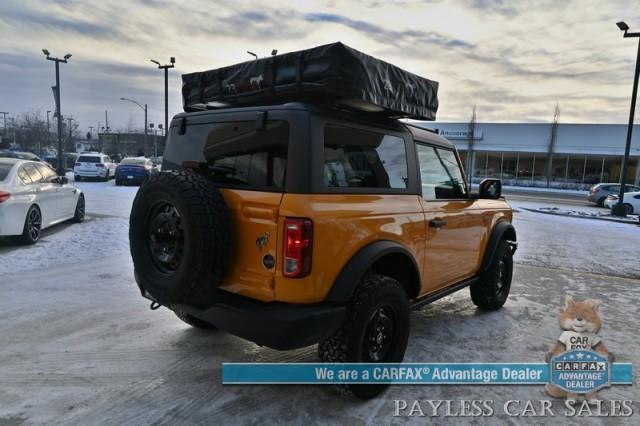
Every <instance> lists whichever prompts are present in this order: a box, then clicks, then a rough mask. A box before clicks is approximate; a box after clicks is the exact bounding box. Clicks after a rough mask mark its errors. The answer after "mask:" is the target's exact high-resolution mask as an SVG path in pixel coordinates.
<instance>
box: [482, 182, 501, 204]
mask: <svg viewBox="0 0 640 426" xmlns="http://www.w3.org/2000/svg"><path fill="white" fill-rule="evenodd" d="M478 189H479V193H480V194H479V198H484V199H489V200H496V199H498V198H500V197H501V196H502V182H501V181H500V179H484V180H483V181H482V182H480V187H479V188H478Z"/></svg>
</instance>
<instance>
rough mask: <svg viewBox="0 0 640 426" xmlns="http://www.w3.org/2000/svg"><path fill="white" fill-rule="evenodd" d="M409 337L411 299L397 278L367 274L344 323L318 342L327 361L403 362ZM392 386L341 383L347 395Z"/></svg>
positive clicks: (363, 394)
mask: <svg viewBox="0 0 640 426" xmlns="http://www.w3.org/2000/svg"><path fill="white" fill-rule="evenodd" d="M408 339H409V301H408V299H407V294H406V293H405V291H404V289H403V288H402V285H401V284H400V283H399V282H398V281H396V280H394V279H393V278H390V277H387V276H384V275H379V274H373V273H370V274H367V275H366V276H365V277H364V278H363V279H362V281H361V283H360V285H359V286H358V288H357V289H356V292H355V294H354V295H353V297H352V299H351V301H350V302H349V305H348V307H347V316H346V319H345V321H344V323H343V324H342V326H341V327H340V328H339V329H338V330H337V331H336V332H335V333H334V334H333V335H332V336H330V337H328V338H327V339H325V340H323V341H321V342H320V344H319V345H318V355H319V357H320V360H321V361H323V362H375V363H378V362H402V360H403V359H404V353H405V350H406V348H407V341H408ZM388 386H389V385H387V384H375V385H359V384H358V385H355V384H347V385H340V386H338V390H339V391H340V392H341V393H344V394H353V395H355V396H356V397H358V398H360V399H371V398H374V397H376V396H378V395H379V394H380V393H382V392H383V391H384V390H385V389H386V388H387V387H388Z"/></svg>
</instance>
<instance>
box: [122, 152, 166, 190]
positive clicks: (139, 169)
mask: <svg viewBox="0 0 640 426" xmlns="http://www.w3.org/2000/svg"><path fill="white" fill-rule="evenodd" d="M157 171H158V170H157V168H156V167H155V166H154V164H153V162H152V161H151V160H150V159H148V158H145V157H136V158H125V159H123V160H122V161H121V162H120V164H118V166H117V167H116V175H115V179H116V185H118V186H119V185H124V184H129V183H130V184H137V185H140V184H141V183H142V182H144V181H145V180H146V179H147V178H148V177H149V176H151V175H152V174H153V173H157Z"/></svg>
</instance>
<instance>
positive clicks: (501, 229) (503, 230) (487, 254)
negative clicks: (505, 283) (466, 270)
mask: <svg viewBox="0 0 640 426" xmlns="http://www.w3.org/2000/svg"><path fill="white" fill-rule="evenodd" d="M502 240H507V241H509V242H510V243H511V247H512V250H513V251H514V252H515V250H516V248H517V246H518V244H517V242H516V241H517V239H516V229H515V228H514V227H513V225H512V224H511V223H509V222H506V221H501V222H498V223H497V224H496V225H495V226H494V227H493V230H492V231H491V237H489V242H488V243H487V247H486V249H485V251H484V257H483V259H482V265H481V266H480V272H485V271H487V269H489V267H490V266H491V264H492V263H493V259H494V257H495V254H496V250H497V249H498V244H499V243H500V241H502Z"/></svg>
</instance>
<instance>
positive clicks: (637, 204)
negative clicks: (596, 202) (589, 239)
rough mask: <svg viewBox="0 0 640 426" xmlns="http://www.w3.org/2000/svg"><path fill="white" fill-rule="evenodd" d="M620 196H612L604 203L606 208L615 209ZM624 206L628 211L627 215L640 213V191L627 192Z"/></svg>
mask: <svg viewBox="0 0 640 426" xmlns="http://www.w3.org/2000/svg"><path fill="white" fill-rule="evenodd" d="M618 198H619V197H618V196H617V195H615V194H610V195H608V196H607V198H606V200H605V201H604V206H605V207H606V208H608V209H610V208H613V206H614V204H618ZM623 205H624V206H625V208H626V209H627V214H638V213H640V191H635V192H625V193H624V200H623Z"/></svg>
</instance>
